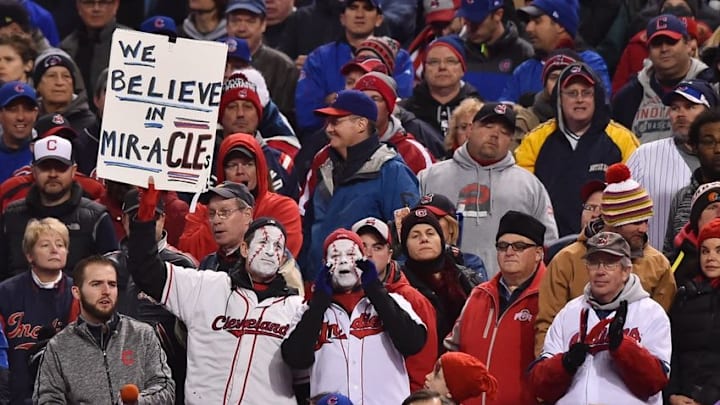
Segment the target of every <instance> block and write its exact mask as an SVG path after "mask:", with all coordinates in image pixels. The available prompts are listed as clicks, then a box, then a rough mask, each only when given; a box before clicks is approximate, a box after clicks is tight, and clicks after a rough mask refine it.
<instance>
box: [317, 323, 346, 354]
mask: <svg viewBox="0 0 720 405" xmlns="http://www.w3.org/2000/svg"><path fill="white" fill-rule="evenodd" d="M335 339H343V340H344V339H347V335H346V334H345V332H343V331H342V329H340V325H338V324H336V323H327V322H323V324H322V326H321V327H320V334H319V335H318V340H317V342H316V343H315V347H314V350H319V349H320V348H321V347H322V345H324V344H326V343H332V341H333V340H335Z"/></svg>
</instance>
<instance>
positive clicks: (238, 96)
mask: <svg viewBox="0 0 720 405" xmlns="http://www.w3.org/2000/svg"><path fill="white" fill-rule="evenodd" d="M236 100H247V101H249V102H251V103H252V104H253V106H255V110H257V114H258V116H259V117H261V118H262V114H263V107H262V103H261V102H260V97H259V96H258V93H257V87H255V84H254V83H252V82H251V81H250V80H248V78H247V76H245V75H244V74H242V73H233V74H232V75H230V77H229V78H228V79H227V81H225V84H223V95H222V98H221V99H220V114H219V115H218V120H222V117H223V115H224V114H225V108H227V106H228V104H230V103H232V102H233V101H236Z"/></svg>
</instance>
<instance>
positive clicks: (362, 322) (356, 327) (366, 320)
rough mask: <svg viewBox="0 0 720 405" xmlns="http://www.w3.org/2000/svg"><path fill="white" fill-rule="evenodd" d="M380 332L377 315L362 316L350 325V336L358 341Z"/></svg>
mask: <svg viewBox="0 0 720 405" xmlns="http://www.w3.org/2000/svg"><path fill="white" fill-rule="evenodd" d="M382 332H383V326H382V321H381V320H380V317H379V316H377V315H373V316H370V315H369V314H362V315H360V317H359V318H357V319H355V320H353V321H352V323H351V324H350V334H351V335H353V336H355V337H356V338H358V339H364V338H366V337H368V336H372V335H377V334H380V333H382Z"/></svg>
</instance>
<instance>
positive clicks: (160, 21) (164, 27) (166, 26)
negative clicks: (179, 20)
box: [140, 15, 177, 35]
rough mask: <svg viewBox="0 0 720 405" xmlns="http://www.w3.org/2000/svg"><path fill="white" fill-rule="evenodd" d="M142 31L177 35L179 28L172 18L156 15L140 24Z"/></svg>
mask: <svg viewBox="0 0 720 405" xmlns="http://www.w3.org/2000/svg"><path fill="white" fill-rule="evenodd" d="M140 31H142V32H149V33H151V34H172V35H177V26H176V25H175V21H174V20H173V19H172V18H170V17H166V16H164V15H156V16H154V17H150V18H148V19H147V20H145V21H143V23H142V24H140Z"/></svg>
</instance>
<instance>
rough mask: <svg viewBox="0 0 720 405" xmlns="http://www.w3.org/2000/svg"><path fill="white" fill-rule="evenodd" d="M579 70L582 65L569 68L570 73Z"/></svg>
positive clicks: (578, 71)
mask: <svg viewBox="0 0 720 405" xmlns="http://www.w3.org/2000/svg"><path fill="white" fill-rule="evenodd" d="M581 70H582V67H580V66H573V67H571V68H570V73H580V71H581Z"/></svg>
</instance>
